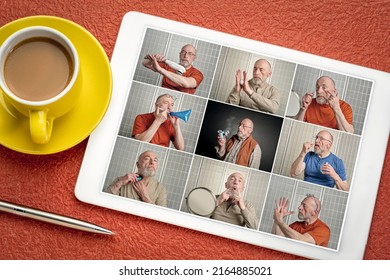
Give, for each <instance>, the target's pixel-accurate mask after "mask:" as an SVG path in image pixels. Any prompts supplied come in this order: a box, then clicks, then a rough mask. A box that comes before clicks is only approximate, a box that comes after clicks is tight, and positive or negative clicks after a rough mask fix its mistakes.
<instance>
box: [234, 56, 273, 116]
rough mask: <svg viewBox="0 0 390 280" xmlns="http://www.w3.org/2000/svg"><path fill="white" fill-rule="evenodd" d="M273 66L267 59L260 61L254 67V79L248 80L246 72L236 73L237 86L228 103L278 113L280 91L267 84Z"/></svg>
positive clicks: (238, 71) (239, 71)
mask: <svg viewBox="0 0 390 280" xmlns="http://www.w3.org/2000/svg"><path fill="white" fill-rule="evenodd" d="M271 74H272V70H271V64H270V63H269V62H268V61H267V60H265V59H259V60H257V61H256V62H255V65H254V66H253V78H252V79H250V80H248V76H247V73H246V71H243V78H242V77H241V70H240V69H238V70H237V72H236V85H235V86H234V88H233V90H232V91H231V92H230V94H229V96H228V98H227V100H226V102H227V103H231V104H235V105H240V106H243V107H247V108H250V109H255V110H259V111H263V112H269V113H273V114H274V113H276V111H277V110H278V108H279V104H280V94H279V92H278V90H277V89H276V88H275V87H274V86H272V85H270V84H268V83H267V79H268V78H269V77H270V76H271Z"/></svg>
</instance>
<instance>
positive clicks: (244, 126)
mask: <svg viewBox="0 0 390 280" xmlns="http://www.w3.org/2000/svg"><path fill="white" fill-rule="evenodd" d="M237 125H238V127H240V126H242V127H243V128H245V129H246V128H252V127H251V126H248V125H244V124H242V123H238V124H237Z"/></svg>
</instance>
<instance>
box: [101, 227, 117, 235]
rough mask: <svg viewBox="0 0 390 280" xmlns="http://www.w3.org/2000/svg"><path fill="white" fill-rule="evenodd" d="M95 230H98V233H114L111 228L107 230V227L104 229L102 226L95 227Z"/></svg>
mask: <svg viewBox="0 0 390 280" xmlns="http://www.w3.org/2000/svg"><path fill="white" fill-rule="evenodd" d="M96 231H97V232H99V233H102V234H107V235H115V233H114V232H112V231H111V230H108V229H105V228H102V227H99V228H97V229H96Z"/></svg>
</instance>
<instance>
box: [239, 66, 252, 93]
mask: <svg viewBox="0 0 390 280" xmlns="http://www.w3.org/2000/svg"><path fill="white" fill-rule="evenodd" d="M242 89H243V90H244V91H245V93H246V94H247V95H248V96H249V97H251V96H252V94H253V91H252V89H251V87H250V85H249V81H248V75H247V73H246V71H244V83H243V85H242Z"/></svg>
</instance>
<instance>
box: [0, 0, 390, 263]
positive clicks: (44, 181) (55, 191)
mask: <svg viewBox="0 0 390 280" xmlns="http://www.w3.org/2000/svg"><path fill="white" fill-rule="evenodd" d="M290 2H292V3H290ZM325 2H329V1H311V0H302V1H262V2H258V1H254V0H244V1H231V0H227V1H217V0H201V1H195V2H188V1H182V0H171V1H168V0H158V1H157V0H156V1H117V0H115V1H114V0H93V1H92V0H77V1H68V0H66V1H65V0H63V1H47V0H46V1H38V0H28V1H27V0H18V1H0V11H1V13H0V25H3V24H6V23H8V22H10V21H13V20H16V19H18V18H21V17H26V16H31V15H52V16H59V17H63V18H67V19H69V20H72V21H74V22H76V23H78V24H80V25H81V26H83V27H85V28H86V29H87V30H89V31H90V32H91V33H92V34H93V35H94V36H95V37H96V38H97V39H98V40H99V41H100V42H101V44H102V46H103V47H104V49H105V50H106V52H107V55H108V57H109V58H110V57H111V55H112V51H113V47H114V44H115V40H116V36H117V33H118V29H119V26H120V23H121V19H122V17H123V15H124V14H125V13H126V12H128V11H139V12H144V13H149V14H153V15H156V16H160V17H166V18H169V19H172V20H177V21H182V22H186V23H190V24H194V25H198V26H202V27H206V28H210V29H214V30H218V31H222V32H226V33H231V34H235V35H238V36H242V37H247V38H250V39H255V40H259V41H263V42H267V43H271V44H275V45H280V46H284V47H288V48H292V49H296V50H300V51H303V52H309V53H313V54H317V55H320V56H325V57H329V58H333V59H337V60H341V61H346V62H349V63H353V64H358V65H362V66H365V67H370V68H374V69H377V70H381V71H386V72H390V56H389V53H390V46H389V43H388V42H389V29H388V28H389V26H390V16H389V15H390V2H389V1H380V0H373V1H369V2H367V1H359V0H351V1H330V2H333V3H332V4H328V5H327V4H325ZM254 11H256V13H255V12H254ZM263 11H264V12H263ZM86 144H87V140H85V141H83V142H82V143H80V144H79V145H77V146H75V147H74V148H72V149H70V150H67V151H65V152H61V153H58V154H54V155H47V156H32V155H26V154H21V153H18V152H14V151H12V150H9V149H7V148H5V147H3V146H0V198H1V199H4V200H9V201H13V202H16V203H20V204H25V205H29V206H32V207H36V208H40V209H44V210H48V211H53V212H57V213H60V214H64V215H69V216H73V217H76V218H80V219H85V220H88V221H90V222H93V223H96V224H99V225H101V226H103V227H107V228H109V229H112V230H114V231H115V232H116V233H117V235H115V236H113V237H108V236H100V235H95V234H88V233H84V232H81V231H76V230H71V229H65V228H62V227H57V226H52V225H49V224H46V223H40V222H35V221H31V220H28V219H24V218H20V217H16V216H13V215H9V214H5V213H0V226H1V229H2V232H1V238H0V248H1V249H0V259H301V258H300V257H297V256H294V255H290V254H285V253H281V252H278V251H274V250H270V249H266V248H262V247H257V246H253V245H249V244H245V243H241V242H236V241H231V240H228V239H225V238H221V237H217V236H213V235H209V234H205V233H200V232H196V231H193V230H189V229H185V228H181V227H177V226H172V225H168V224H164V223H160V222H156V221H152V220H148V219H144V218H140V217H136V216H132V215H128V214H124V213H120V212H116V211H112V210H108V209H103V208H100V207H97V206H92V205H88V204H84V203H82V202H79V201H78V200H77V199H76V198H75V196H74V186H75V182H76V180H77V176H78V172H79V168H80V165H81V161H82V158H83V154H84V151H85V148H86ZM389 162H390V146H388V148H387V153H386V160H385V166H384V170H383V172H382V177H381V181H380V188H379V193H378V197H377V203H376V207H375V212H374V217H373V221H372V226H371V230H370V235H369V239H368V243H367V249H366V252H365V255H364V258H365V259H390V244H389V240H390V236H389V232H390V230H389V229H390V219H389V216H388V210H387V209H388V197H390V188H389V181H390V180H389V179H390V163H389ZM162 248H164V249H163V250H162Z"/></svg>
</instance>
